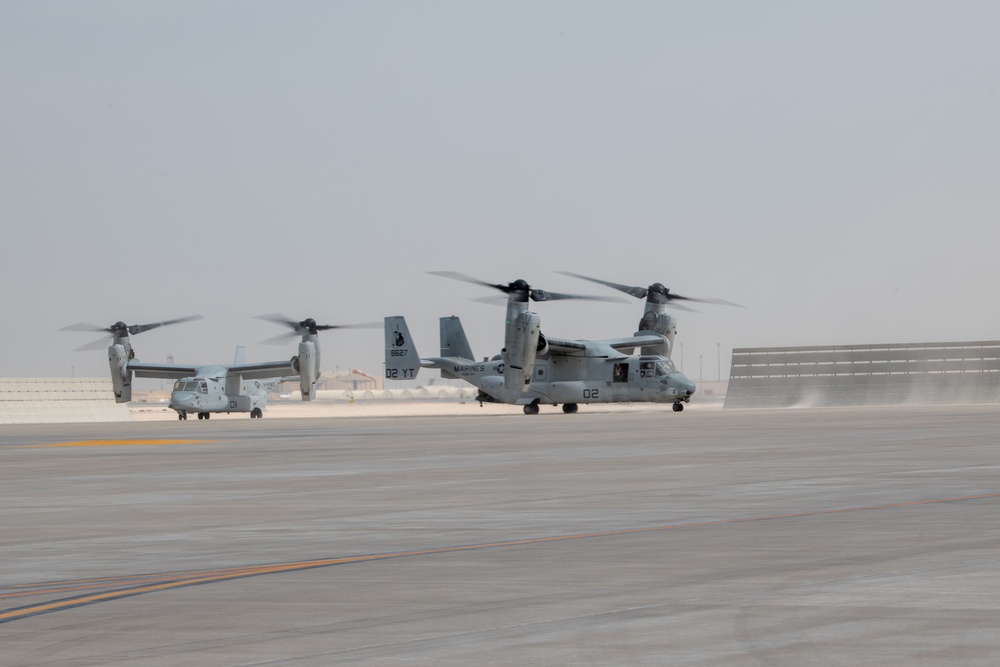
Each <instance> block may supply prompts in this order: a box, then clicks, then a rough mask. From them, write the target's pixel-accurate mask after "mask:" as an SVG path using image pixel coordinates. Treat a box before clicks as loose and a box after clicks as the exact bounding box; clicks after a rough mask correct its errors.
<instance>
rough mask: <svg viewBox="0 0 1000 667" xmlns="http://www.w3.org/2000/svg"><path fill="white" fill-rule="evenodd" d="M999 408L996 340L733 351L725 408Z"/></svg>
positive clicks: (999, 351)
mask: <svg viewBox="0 0 1000 667" xmlns="http://www.w3.org/2000/svg"><path fill="white" fill-rule="evenodd" d="M906 403H911V404H921V405H932V404H940V403H953V404H954V403H1000V341H969V342H956V343H896V344H885V345H844V346H815V347H785V348H736V349H734V350H733V363H732V367H731V368H730V377H729V388H728V391H727V393H726V402H725V407H727V408H755V407H792V406H835V405H900V404H906Z"/></svg>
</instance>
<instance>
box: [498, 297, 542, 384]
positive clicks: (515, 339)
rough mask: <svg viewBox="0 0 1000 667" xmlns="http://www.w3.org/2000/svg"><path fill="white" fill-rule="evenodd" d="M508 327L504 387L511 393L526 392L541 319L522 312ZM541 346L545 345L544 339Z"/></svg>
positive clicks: (535, 353)
mask: <svg viewBox="0 0 1000 667" xmlns="http://www.w3.org/2000/svg"><path fill="white" fill-rule="evenodd" d="M512 324H513V326H512V327H511V326H508V331H509V333H510V335H508V337H507V338H508V340H507V341H506V343H507V344H506V348H505V350H506V351H505V353H504V364H505V365H506V369H505V370H504V386H505V387H506V388H507V389H510V390H512V391H527V389H528V384H529V383H530V382H531V371H532V369H533V368H534V366H535V356H536V355H537V354H538V350H539V342H540V341H539V339H540V337H541V318H540V317H539V316H538V313H531V312H523V313H520V314H519V315H518V316H517V319H516V320H515V321H514V322H513V323H512ZM541 343H542V345H543V346H544V345H547V343H545V341H544V339H542V340H541Z"/></svg>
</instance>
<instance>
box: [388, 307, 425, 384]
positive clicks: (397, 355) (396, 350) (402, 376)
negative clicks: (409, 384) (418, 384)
mask: <svg viewBox="0 0 1000 667" xmlns="http://www.w3.org/2000/svg"><path fill="white" fill-rule="evenodd" d="M418 370H420V355H418V354H417V348H416V346H415V345H414V344H413V339H412V338H410V329H409V328H408V327H407V326H406V319H405V318H404V317H403V316H402V315H393V316H390V317H386V318H385V377H386V379H387V380H412V379H414V378H416V377H417V371H418Z"/></svg>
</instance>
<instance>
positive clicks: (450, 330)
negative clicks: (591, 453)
mask: <svg viewBox="0 0 1000 667" xmlns="http://www.w3.org/2000/svg"><path fill="white" fill-rule="evenodd" d="M437 275H442V276H445V277H448V278H454V279H456V280H462V281H465V282H470V283H473V284H476V285H483V286H486V287H491V288H493V289H497V290H500V291H501V292H505V293H506V294H507V326H506V330H505V332H504V349H503V350H502V351H501V353H500V354H498V355H496V356H494V357H493V358H492V359H489V360H484V361H482V362H478V361H475V357H474V356H473V355H472V350H471V348H470V346H469V342H468V339H467V338H466V336H465V331H464V330H463V328H462V323H461V321H460V320H459V318H457V317H443V318H441V320H440V328H441V330H440V333H441V356H439V357H431V358H426V359H420V358H419V357H418V355H417V351H416V348H415V347H414V345H413V342H412V339H411V338H410V332H409V330H408V328H407V326H406V321H405V319H404V318H403V317H401V316H394V317H387V318H385V364H386V378H388V379H413V378H415V377H416V374H417V371H418V370H419V368H420V367H421V366H422V367H424V368H437V369H440V370H441V375H442V376H443V377H446V378H460V379H462V380H465V381H467V382H469V383H470V384H472V385H474V386H476V387H478V388H479V395H478V396H477V400H478V401H479V402H480V405H481V404H482V403H485V402H496V403H509V404H515V405H521V406H523V408H524V413H525V414H527V415H534V414H538V411H539V405H541V404H546V405H553V406H555V405H559V404H562V409H563V412H565V413H568V414H571V413H574V412H576V411H577V409H578V406H579V404H580V403H621V402H653V403H672V404H673V409H674V411H675V412H680V411H681V410H683V409H684V404H685V403H687V402H688V401H689V400H690V399H691V396H692V395H693V394H694V392H695V385H694V383H693V382H692V381H691V380H689V379H688V378H687V377H685V376H684V375H683V374H682V373H680V372H678V371H677V369H676V368H675V367H674V364H673V362H672V361H671V360H670V358H669V356H668V353H669V351H670V345H671V342H672V338H673V335H672V333H673V331H671V330H669V325H670V320H669V316H666V319H664V318H660V317H659V315H660V314H664V315H665V313H664V311H663V308H662V304H650V305H648V306H647V308H652V310H653V311H654V312H653V315H652V320H653V322H654V323H658V324H659V326H658V327H657V329H660V330H656V329H647V330H640V331H638V332H637V333H636V334H635V335H632V336H628V337H624V338H611V339H605V340H568V339H560V338H551V337H547V336H544V335H542V333H541V322H540V318H539V316H538V314H537V313H534V312H531V311H529V310H528V302H529V300H532V301H552V300H557V299H579V298H588V299H595V298H599V297H579V296H575V295H568V294H556V293H552V292H546V291H543V290H539V289H533V288H532V287H531V286H530V285H528V283H527V282H525V281H524V280H516V281H514V282H512V283H509V284H507V285H503V284H491V283H487V282H483V281H480V280H477V279H475V278H470V277H468V276H465V275H462V274H459V273H453V272H438V273H437ZM647 315H648V313H647ZM648 319H649V318H648V317H646V316H644V318H643V321H644V322H646V321H647V320H648ZM673 330H674V331H675V330H676V328H675V327H674V329H673ZM636 348H640V350H641V352H640V354H638V355H634V354H632V352H633V351H634V350H635V349H636Z"/></svg>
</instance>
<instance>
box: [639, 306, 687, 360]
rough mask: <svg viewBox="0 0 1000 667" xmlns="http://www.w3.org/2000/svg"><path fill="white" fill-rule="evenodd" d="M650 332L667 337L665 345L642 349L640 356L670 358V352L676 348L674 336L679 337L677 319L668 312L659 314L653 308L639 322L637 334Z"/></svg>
mask: <svg viewBox="0 0 1000 667" xmlns="http://www.w3.org/2000/svg"><path fill="white" fill-rule="evenodd" d="M648 331H652V332H654V333H658V334H660V335H661V336H665V337H666V340H665V341H664V344H663V345H656V346H653V347H644V348H642V350H641V351H640V354H662V355H663V356H665V357H669V356H670V351H671V350H672V349H673V347H674V336H676V335H677V318H676V317H674V316H673V315H670V314H668V313H666V312H657V311H656V310H654V309H653V308H650V309H649V310H647V311H646V312H645V313H644V314H643V316H642V319H641V320H639V331H637V332H636V333H637V334H640V333H643V332H648Z"/></svg>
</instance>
